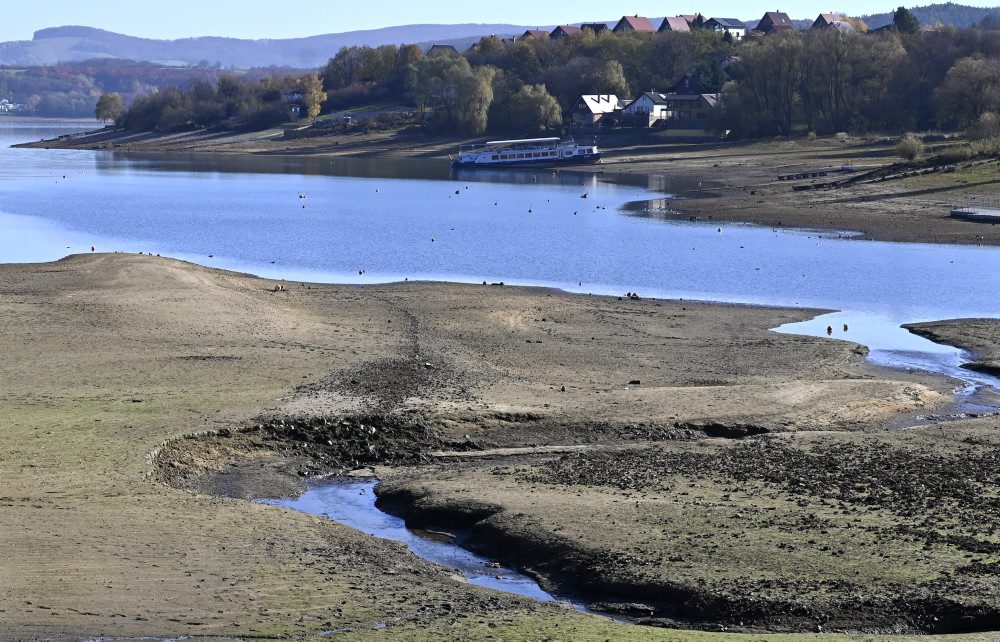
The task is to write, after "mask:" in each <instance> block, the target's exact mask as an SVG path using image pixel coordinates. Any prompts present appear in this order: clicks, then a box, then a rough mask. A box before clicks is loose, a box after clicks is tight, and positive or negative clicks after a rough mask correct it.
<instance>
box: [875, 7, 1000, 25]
mask: <svg viewBox="0 0 1000 642" xmlns="http://www.w3.org/2000/svg"><path fill="white" fill-rule="evenodd" d="M907 8H908V9H910V13H912V14H913V15H914V17H915V18H916V19H917V20H919V21H920V24H922V25H926V26H934V25H936V24H938V23H941V24H943V25H953V26H955V27H958V28H959V29H963V28H965V27H972V26H974V25H977V24H979V23H980V22H982V20H983V18H985V17H986V16H990V15H992V16H996V17H998V18H1000V7H993V8H983V7H967V6H965V5H961V4H955V3H954V2H946V3H944V4H932V5H928V6H926V7H907ZM862 20H864V21H865V22H866V23H868V26H869V27H871V28H873V29H877V28H879V27H884V26H885V25H887V24H889V23H890V22H892V13H877V14H873V15H870V16H862Z"/></svg>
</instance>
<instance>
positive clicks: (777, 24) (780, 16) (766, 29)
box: [754, 11, 795, 36]
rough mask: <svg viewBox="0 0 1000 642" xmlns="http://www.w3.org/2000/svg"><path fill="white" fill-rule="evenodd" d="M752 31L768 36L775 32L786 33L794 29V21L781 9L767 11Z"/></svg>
mask: <svg viewBox="0 0 1000 642" xmlns="http://www.w3.org/2000/svg"><path fill="white" fill-rule="evenodd" d="M754 31H756V32H758V33H762V34H764V35H765V36H770V35H772V34H776V33H786V32H789V31H795V23H794V22H792V19H791V18H789V17H788V14H787V13H783V12H781V11H768V12H767V13H765V14H764V17H763V18H761V19H760V22H758V23H757V28H756V29H754Z"/></svg>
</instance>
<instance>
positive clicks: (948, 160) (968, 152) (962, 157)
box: [934, 145, 976, 165]
mask: <svg viewBox="0 0 1000 642" xmlns="http://www.w3.org/2000/svg"><path fill="white" fill-rule="evenodd" d="M975 155H976V151H975V150H974V149H972V147H971V146H969V145H951V146H949V147H945V148H944V149H942V150H941V151H939V152H938V153H937V154H935V155H934V160H935V161H937V162H938V163H941V164H943V165H953V164H955V163H961V162H964V161H967V160H969V159H971V158H972V157H974V156H975Z"/></svg>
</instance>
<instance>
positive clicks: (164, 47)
mask: <svg viewBox="0 0 1000 642" xmlns="http://www.w3.org/2000/svg"><path fill="white" fill-rule="evenodd" d="M910 11H911V12H912V13H913V14H914V15H915V16H916V17H917V19H918V20H920V22H921V23H922V24H925V25H934V24H937V23H938V22H941V23H943V24H951V25H955V26H956V27H960V28H961V27H969V26H972V25H975V24H978V23H979V22H980V21H982V19H983V18H984V17H986V16H987V15H991V14H992V15H996V16H998V17H1000V7H996V8H992V9H983V8H976V7H967V6H963V5H959V4H954V3H951V2H949V3H947V4H935V5H930V6H927V7H916V8H911V9H910ZM706 17H712V16H706ZM718 17H727V16H718ZM792 18H793V19H794V22H795V25H796V27H798V28H800V29H803V28H806V27H808V26H809V25H810V24H812V21H813V20H814V19H815V16H792ZM864 19H865V21H866V22H867V23H868V24H869V25H870V26H871V27H880V26H882V25H885V24H888V23H889V22H891V21H892V14H891V13H885V14H877V15H871V16H864ZM651 20H652V22H653V24H655V25H659V24H660V22H661V21H662V18H658V17H657V18H651ZM759 20H760V17H759V16H758V17H756V18H753V19H752V20H747V21H746V24H747V26H748V27H749V28H751V29H752V28H754V27H756V26H757V22H758V21H759ZM615 22H616V21H615V20H611V21H608V24H610V25H614V24H615ZM577 24H579V23H577ZM553 27H554V25H532V26H525V25H514V24H459V25H433V24H423V25H405V26H400V27H386V28H383V29H370V30H366V31H350V32H346V33H331V34H326V35H321V36H311V37H308V38H292V39H286V40H240V39H237V38H218V37H201V38H184V39H181V40H151V39H148V38H137V37H134V36H127V35H123V34H119V33H114V32H111V31H104V30H102V29H95V28H93V27H78V26H67V27H54V28H50V29H42V30H40V31H37V32H35V34H34V37H33V38H32V39H31V40H21V41H14V42H4V43H0V66H8V67H32V66H46V65H54V64H56V63H60V62H80V61H84V60H93V59H99V58H116V59H126V60H139V61H148V62H154V63H159V64H164V65H177V66H205V67H210V66H221V67H225V68H229V67H234V68H238V69H248V68H251V67H269V66H278V67H295V68H302V69H307V68H314V67H320V66H322V65H324V64H325V63H326V61H327V60H328V59H330V58H331V57H332V56H334V55H335V54H336V53H337V52H338V51H339V50H340V49H341V48H342V47H346V46H350V45H370V46H373V47H376V46H379V45H385V44H404V43H405V44H410V43H412V44H418V45H422V46H424V47H425V48H427V47H430V45H432V44H435V43H440V44H450V45H455V46H456V47H458V48H459V49H460V50H462V49H465V48H466V47H468V46H469V45H470V44H472V43H474V42H476V41H477V40H479V39H480V38H481V37H483V36H486V35H490V34H496V35H499V36H504V37H510V36H513V35H517V34H520V33H523V32H524V31H525V30H526V29H529V28H530V29H535V28H541V29H546V30H550V29H552V28H553Z"/></svg>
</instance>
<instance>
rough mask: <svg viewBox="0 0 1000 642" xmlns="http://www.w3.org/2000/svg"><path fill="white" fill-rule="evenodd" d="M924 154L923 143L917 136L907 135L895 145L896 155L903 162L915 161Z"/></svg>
mask: <svg viewBox="0 0 1000 642" xmlns="http://www.w3.org/2000/svg"><path fill="white" fill-rule="evenodd" d="M923 153H924V141H922V140H920V137H919V136H916V135H914V134H907V135H905V136H903V138H901V139H900V141H899V143H898V144H897V145H896V155H897V156H899V157H900V158H902V159H903V160H907V161H912V160H916V159H917V158H918V157H919V156H920V155H921V154H923Z"/></svg>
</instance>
